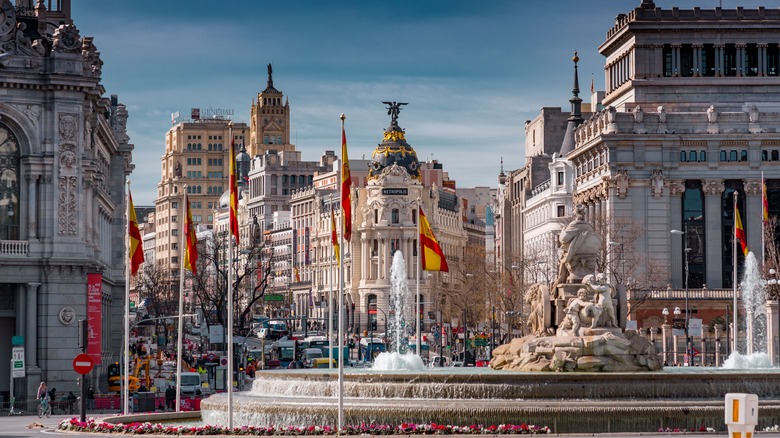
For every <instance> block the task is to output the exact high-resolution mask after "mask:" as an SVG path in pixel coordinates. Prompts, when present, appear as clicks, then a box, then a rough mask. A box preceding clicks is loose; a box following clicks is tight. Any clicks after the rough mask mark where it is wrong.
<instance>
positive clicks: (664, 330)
mask: <svg viewBox="0 0 780 438" xmlns="http://www.w3.org/2000/svg"><path fill="white" fill-rule="evenodd" d="M671 330H672V327H671V326H670V325H669V324H667V323H665V322H664V324H663V325H662V326H661V336H662V337H663V360H664V365H668V364H669V360H668V359H669V356H668V353H669V349H668V347H667V345H669V344H668V339H669V333H671Z"/></svg>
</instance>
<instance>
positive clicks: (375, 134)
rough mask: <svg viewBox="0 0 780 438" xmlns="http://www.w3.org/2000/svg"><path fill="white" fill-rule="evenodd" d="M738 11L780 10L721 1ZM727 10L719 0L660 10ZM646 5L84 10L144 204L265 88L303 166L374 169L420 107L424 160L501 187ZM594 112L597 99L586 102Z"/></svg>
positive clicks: (497, 0) (196, 4)
mask: <svg viewBox="0 0 780 438" xmlns="http://www.w3.org/2000/svg"><path fill="white" fill-rule="evenodd" d="M722 2H723V7H724V8H733V7H735V6H738V5H739V6H745V7H755V6H756V5H760V4H763V5H765V6H766V7H767V8H770V7H771V8H777V7H778V3H779V2H778V1H777V0H775V1H769V0H767V1H763V2H761V1H754V0H743V1H740V2H738V3H737V2H734V1H732V0H722ZM655 3H656V5H657V6H659V7H662V8H671V7H673V6H678V7H680V8H682V9H685V8H692V7H693V6H699V7H702V8H713V7H716V6H718V4H719V1H718V0H706V1H705V0H674V1H673V0H656V2H655ZM639 4H640V0H621V1H616V0H589V1H582V0H555V1H549V0H548V1H538V0H493V1H476V0H469V1H462V0H446V1H445V0H396V1H392V2H391V1H378V0H376V1H375V0H355V1H321V0H287V1H273V2H272V1H261V0H234V1H232V2H214V1H205V0H190V1H179V2H169V1H152V0H135V1H108V2H107V1H105V0H75V1H73V5H72V15H73V20H74V22H75V24H76V26H77V27H78V28H79V30H80V33H81V35H82V36H94V37H95V45H96V46H97V48H98V50H99V51H100V52H101V58H102V60H103V61H104V66H103V84H104V85H105V87H106V92H107V94H118V95H119V100H120V102H122V103H124V104H126V105H127V107H128V110H129V112H130V118H129V120H128V131H129V135H130V138H131V142H132V143H134V144H135V151H134V154H133V161H134V163H135V165H136V169H135V171H134V172H133V174H132V175H131V180H132V189H133V198H134V201H135V204H136V205H150V204H152V203H153V201H154V198H155V196H156V192H157V189H156V186H157V183H158V182H159V180H160V157H161V156H162V154H163V152H164V135H165V132H166V131H167V130H168V129H169V128H170V127H171V122H170V120H171V113H172V112H175V111H180V112H181V113H182V114H187V113H189V109H190V108H192V107H199V108H208V107H212V108H232V109H234V110H235V116H234V117H233V119H234V120H236V121H248V119H249V110H250V105H251V100H252V99H253V98H255V97H256V96H257V93H258V92H260V91H261V90H263V89H264V88H265V85H266V76H267V74H266V64H268V63H272V64H273V66H274V86H275V87H276V88H277V89H279V90H280V91H282V92H283V93H284V94H285V96H286V97H287V98H288V99H289V102H290V107H291V109H292V121H291V136H292V138H293V142H294V143H295V144H296V146H297V148H298V150H300V151H302V155H303V159H304V160H309V161H314V160H317V159H318V158H319V156H320V155H321V154H322V153H323V151H325V150H336V151H339V148H340V140H341V133H340V121H339V115H340V114H341V113H344V114H346V116H347V120H346V132H347V142H348V145H349V154H350V157H351V158H353V159H358V158H361V157H362V156H365V157H367V158H368V157H370V156H371V152H372V151H373V150H374V148H375V147H376V145H377V143H379V142H380V141H381V140H382V131H383V130H384V128H386V127H387V126H388V125H389V122H390V119H389V116H388V115H387V111H386V110H385V107H384V105H382V103H381V102H382V101H387V100H390V101H400V102H409V105H408V106H406V107H404V108H403V111H402V112H401V114H400V117H399V124H400V125H401V127H402V128H404V129H406V138H407V141H408V142H409V143H410V144H411V145H412V146H413V147H414V148H415V150H416V151H417V155H418V157H419V159H420V160H427V159H431V158H433V159H437V160H439V161H440V162H441V163H443V164H444V169H445V170H446V171H448V172H449V175H450V178H452V179H455V180H456V181H457V184H458V187H473V186H492V187H495V186H496V185H497V174H498V172H499V169H500V160H501V157H503V158H504V168H505V169H506V170H510V169H515V168H518V167H520V166H521V165H522V163H523V123H524V122H525V120H528V119H531V118H533V117H535V116H536V115H537V114H538V112H539V109H540V108H542V107H543V106H559V107H563V108H565V109H566V108H568V107H569V103H568V99H569V97H570V96H571V85H572V63H571V57H572V55H573V52H574V51H575V50H576V51H578V52H579V56H580V88H581V89H582V91H583V92H584V93H585V94H588V89H589V88H590V81H591V75H592V74H593V75H594V77H595V84H596V88H597V89H603V83H604V80H603V57H602V56H601V55H599V54H598V50H597V48H598V46H599V44H601V43H602V42H603V41H604V37H605V34H606V31H607V30H608V29H609V28H610V27H611V26H612V25H613V23H614V18H615V16H616V15H617V14H619V13H627V12H629V11H630V10H631V9H632V8H634V7H637V6H638V5H639ZM583 97H584V98H585V99H586V101H587V100H588V99H589V97H586V96H583Z"/></svg>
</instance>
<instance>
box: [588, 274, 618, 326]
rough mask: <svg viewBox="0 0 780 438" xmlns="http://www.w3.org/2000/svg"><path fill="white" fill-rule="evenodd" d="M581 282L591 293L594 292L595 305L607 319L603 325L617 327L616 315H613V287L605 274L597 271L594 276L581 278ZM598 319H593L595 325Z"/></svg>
mask: <svg viewBox="0 0 780 438" xmlns="http://www.w3.org/2000/svg"><path fill="white" fill-rule="evenodd" d="M582 283H583V284H585V285H586V287H587V288H588V289H590V290H591V291H592V292H593V293H595V294H596V296H595V299H596V305H597V306H598V307H599V308H600V309H601V312H600V313H604V314H605V315H606V319H607V321H606V322H605V325H606V326H607V327H618V326H619V324H618V320H617V316H616V315H615V306H614V304H613V303H612V298H614V297H615V294H616V292H615V289H614V288H613V287H612V285H610V284H609V283H608V282H607V275H606V274H604V273H599V274H597V275H596V276H595V277H594V276H593V275H588V276H586V277H585V278H583V279H582ZM597 323H598V321H596V320H594V321H593V326H594V327H595V326H596V324H597Z"/></svg>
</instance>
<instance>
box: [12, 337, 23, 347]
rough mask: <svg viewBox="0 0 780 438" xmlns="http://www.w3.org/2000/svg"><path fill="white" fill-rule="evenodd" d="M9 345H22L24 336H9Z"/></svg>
mask: <svg viewBox="0 0 780 438" xmlns="http://www.w3.org/2000/svg"><path fill="white" fill-rule="evenodd" d="M11 345H24V336H11Z"/></svg>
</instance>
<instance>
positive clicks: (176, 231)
mask: <svg viewBox="0 0 780 438" xmlns="http://www.w3.org/2000/svg"><path fill="white" fill-rule="evenodd" d="M178 235H179V229H178V228H174V229H172V230H171V236H178Z"/></svg>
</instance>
